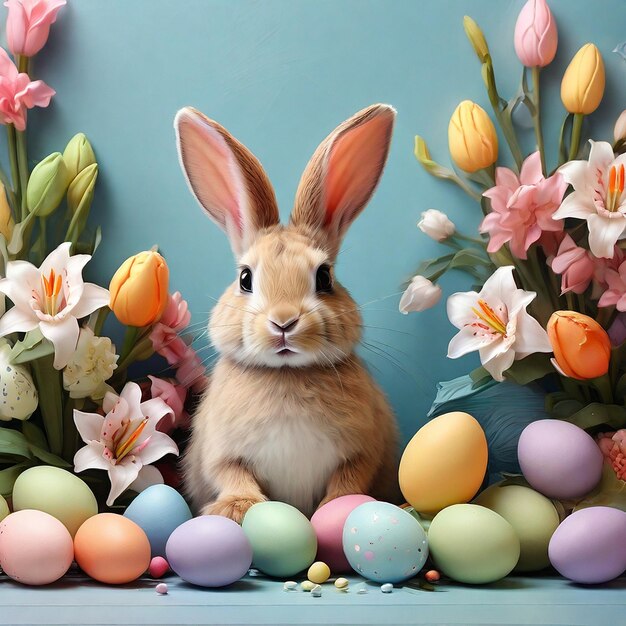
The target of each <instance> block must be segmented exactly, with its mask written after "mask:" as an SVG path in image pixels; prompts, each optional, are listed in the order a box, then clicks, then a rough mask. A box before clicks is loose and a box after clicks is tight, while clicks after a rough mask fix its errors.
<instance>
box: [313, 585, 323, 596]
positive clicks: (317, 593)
mask: <svg viewBox="0 0 626 626" xmlns="http://www.w3.org/2000/svg"><path fill="white" fill-rule="evenodd" d="M311 595H312V596H313V597H314V598H320V597H321V596H322V587H321V586H320V585H315V586H314V587H313V589H311Z"/></svg>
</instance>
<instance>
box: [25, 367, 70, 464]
mask: <svg viewBox="0 0 626 626" xmlns="http://www.w3.org/2000/svg"><path fill="white" fill-rule="evenodd" d="M31 369H32V371H33V375H34V378H35V384H36V385H37V390H38V391H39V410H40V412H41V417H42V419H43V425H44V428H45V431H46V437H47V439H48V443H49V444H50V451H51V452H52V453H53V454H61V452H62V451H63V398H62V390H63V382H62V380H61V373H60V372H59V371H58V370H55V369H54V367H53V359H52V355H48V356H44V357H41V358H38V359H35V360H34V361H32V362H31ZM68 435H69V433H68Z"/></svg>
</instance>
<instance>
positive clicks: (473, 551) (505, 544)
mask: <svg viewBox="0 0 626 626" xmlns="http://www.w3.org/2000/svg"><path fill="white" fill-rule="evenodd" d="M428 544H429V546H430V553H431V555H432V558H433V560H434V561H435V565H436V566H437V569H439V570H441V571H442V572H443V573H444V574H446V575H447V576H449V577H450V578H452V579H454V580H457V581H459V582H462V583H470V584H473V585H480V584H485V583H491V582H494V581H496V580H500V579H501V578H504V577H505V576H506V575H507V574H508V573H509V572H511V571H512V570H513V568H514V567H515V566H516V565H517V561H518V559H519V555H520V542H519V539H518V537H517V534H516V532H515V529H514V528H513V526H511V524H509V522H507V521H506V520H505V519H504V518H503V517H502V516H501V515H498V514H497V513H495V512H494V511H491V510H490V509H487V508H485V507H483V506H478V505H476V504H455V505H452V506H449V507H447V508H445V509H443V511H441V512H439V513H437V515H436V516H435V518H434V519H433V521H432V522H431V524H430V529H429V531H428Z"/></svg>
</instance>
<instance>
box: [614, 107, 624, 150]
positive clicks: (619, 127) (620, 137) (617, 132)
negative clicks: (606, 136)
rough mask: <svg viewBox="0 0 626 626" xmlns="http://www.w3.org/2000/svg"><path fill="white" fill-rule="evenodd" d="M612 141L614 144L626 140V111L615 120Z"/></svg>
mask: <svg viewBox="0 0 626 626" xmlns="http://www.w3.org/2000/svg"><path fill="white" fill-rule="evenodd" d="M613 139H615V143H617V142H618V141H625V140H626V109H624V110H623V111H622V113H621V115H620V116H619V117H618V118H617V122H615V128H614V129H613Z"/></svg>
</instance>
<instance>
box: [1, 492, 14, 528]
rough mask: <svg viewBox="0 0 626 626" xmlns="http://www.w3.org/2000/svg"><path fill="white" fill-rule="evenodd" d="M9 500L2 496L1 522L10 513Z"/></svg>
mask: <svg viewBox="0 0 626 626" xmlns="http://www.w3.org/2000/svg"><path fill="white" fill-rule="evenodd" d="M10 512H11V511H9V505H8V504H7V501H6V500H5V499H4V498H3V497H2V496H0V522H1V521H2V520H3V519H4V518H5V517H6V516H7V515H8V514H9V513H10Z"/></svg>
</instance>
